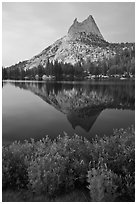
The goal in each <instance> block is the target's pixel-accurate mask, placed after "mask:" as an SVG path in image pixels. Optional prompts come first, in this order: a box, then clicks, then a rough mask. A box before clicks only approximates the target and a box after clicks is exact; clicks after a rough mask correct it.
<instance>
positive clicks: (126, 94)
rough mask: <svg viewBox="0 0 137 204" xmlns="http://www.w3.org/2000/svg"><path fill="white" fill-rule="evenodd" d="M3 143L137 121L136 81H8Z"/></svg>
mask: <svg viewBox="0 0 137 204" xmlns="http://www.w3.org/2000/svg"><path fill="white" fill-rule="evenodd" d="M2 115H3V116H2V134H3V135H2V136H3V144H4V145H7V144H10V143H11V142H13V141H15V140H20V141H23V140H25V139H30V138H34V139H35V140H37V139H40V138H43V137H44V136H45V135H49V136H50V137H51V138H55V137H57V136H58V135H59V134H61V135H62V134H63V131H64V132H67V133H68V134H70V135H73V134H74V133H77V134H79V135H82V136H85V137H86V138H87V139H88V140H91V138H92V137H95V135H96V134H98V135H100V136H103V135H104V134H106V135H109V134H112V132H113V129H114V128H126V127H129V126H131V125H134V123H135V85H134V82H133V81H121V82H92V83H91V82H90V83H87V82H83V83H69V82H67V83H53V82H52V83H42V82H10V83H9V82H4V83H3V91H2Z"/></svg>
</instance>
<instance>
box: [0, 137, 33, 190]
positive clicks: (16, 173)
mask: <svg viewBox="0 0 137 204" xmlns="http://www.w3.org/2000/svg"><path fill="white" fill-rule="evenodd" d="M32 149H33V147H32V144H31V143H28V142H27V141H26V142H25V143H24V144H20V142H14V143H13V144H11V145H10V146H9V147H3V149H2V187H3V188H10V187H11V188H24V187H26V186H27V183H28V173H27V168H28V165H29V162H30V160H31V154H32V152H33V151H32Z"/></svg>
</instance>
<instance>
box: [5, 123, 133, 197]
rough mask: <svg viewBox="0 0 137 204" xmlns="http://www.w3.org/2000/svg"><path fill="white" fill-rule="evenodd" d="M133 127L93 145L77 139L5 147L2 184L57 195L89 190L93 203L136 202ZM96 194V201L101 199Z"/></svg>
mask: <svg viewBox="0 0 137 204" xmlns="http://www.w3.org/2000/svg"><path fill="white" fill-rule="evenodd" d="M134 134H135V133H134V128H133V127H131V128H129V129H126V130H124V129H120V130H115V131H114V133H113V135H111V136H104V137H103V138H100V137H98V136H97V137H96V138H95V139H93V140H92V142H89V141H88V140H86V139H85V138H82V137H80V136H78V135H74V136H68V135H67V134H66V133H65V135H64V136H63V137H60V136H58V137H57V139H55V140H53V141H52V140H51V139H50V138H49V137H45V138H44V139H42V140H40V141H37V142H35V141H34V140H33V139H32V140H31V142H28V141H25V142H24V143H23V144H21V143H20V142H14V143H13V144H11V145H9V146H8V147H3V150H2V152H3V156H2V185H3V189H7V188H17V189H19V188H27V189H29V190H30V191H32V192H35V193H44V194H46V195H47V196H52V197H53V196H56V195H57V194H60V193H61V192H68V191H70V189H71V190H72V189H74V188H77V187H79V186H83V187H86V186H87V172H88V183H89V189H90V195H91V200H92V201H102V200H103V201H112V200H115V199H116V201H119V200H120V199H122V197H123V198H124V197H125V198H126V199H127V200H126V201H134V199H135V141H134V140H135V138H134ZM96 195H97V196H96Z"/></svg>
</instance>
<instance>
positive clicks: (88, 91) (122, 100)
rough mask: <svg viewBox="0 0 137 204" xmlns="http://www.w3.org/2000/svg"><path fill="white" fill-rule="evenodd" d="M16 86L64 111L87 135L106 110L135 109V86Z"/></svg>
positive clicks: (125, 84)
mask: <svg viewBox="0 0 137 204" xmlns="http://www.w3.org/2000/svg"><path fill="white" fill-rule="evenodd" d="M15 86H18V87H20V88H23V89H27V90H30V91H32V92H33V93H34V94H36V95H37V96H39V97H40V98H42V99H43V100H44V101H45V102H47V103H49V104H50V105H52V106H53V107H55V108H56V109H57V110H59V111H61V112H63V113H64V114H65V115H66V116H67V119H68V121H69V122H70V123H71V125H72V127H73V128H74V129H75V128H76V126H81V127H82V128H83V129H84V130H86V131H87V132H88V131H89V130H90V129H91V127H92V126H93V124H94V122H95V121H96V119H97V117H98V116H99V114H100V113H101V112H102V110H104V109H109V108H111V109H112V108H114V109H130V110H134V109H135V94H134V91H135V90H134V84H132V85H131V84H130V83H121V84H117V83H111V84H107V83H106V84H103V85H100V83H99V84H77V83H76V84H72V83H70V84H69V83H67V84H65V83H46V84H45V83H44V84H43V83H33V82H32V83H23V82H20V83H18V82H15Z"/></svg>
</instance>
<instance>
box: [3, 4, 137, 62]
mask: <svg viewBox="0 0 137 204" xmlns="http://www.w3.org/2000/svg"><path fill="white" fill-rule="evenodd" d="M89 15H92V16H93V17H94V19H95V21H96V24H97V25H98V27H99V29H100V31H101V33H102V35H103V36H104V38H105V39H106V40H107V41H109V42H134V41H135V3H134V2H131V3H128V2H123V3H120V2H114V3H110V2H106V3H100V2H96V3H93V2H87V3H84V2H77V3H74V2H69V3H65V2H61V3H58V2H56V3H53V2H51V3H48V2H42V3H36V2H34V3H33V2H31V3H27V2H24V3H19V2H16V3H13V2H9V3H8V2H4V3H2V43H3V46H2V64H3V66H9V65H12V64H15V63H17V62H18V61H21V60H25V59H30V58H31V57H33V56H34V55H36V54H38V53H39V52H41V51H42V50H43V49H45V48H46V47H47V46H48V45H50V44H52V43H53V42H55V41H56V40H57V39H59V38H60V37H63V36H64V35H66V34H67V31H68V29H69V27H70V26H71V24H72V23H73V20H74V19H75V18H77V19H78V21H79V22H81V21H83V20H84V19H86V18H87V17H88V16H89Z"/></svg>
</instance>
